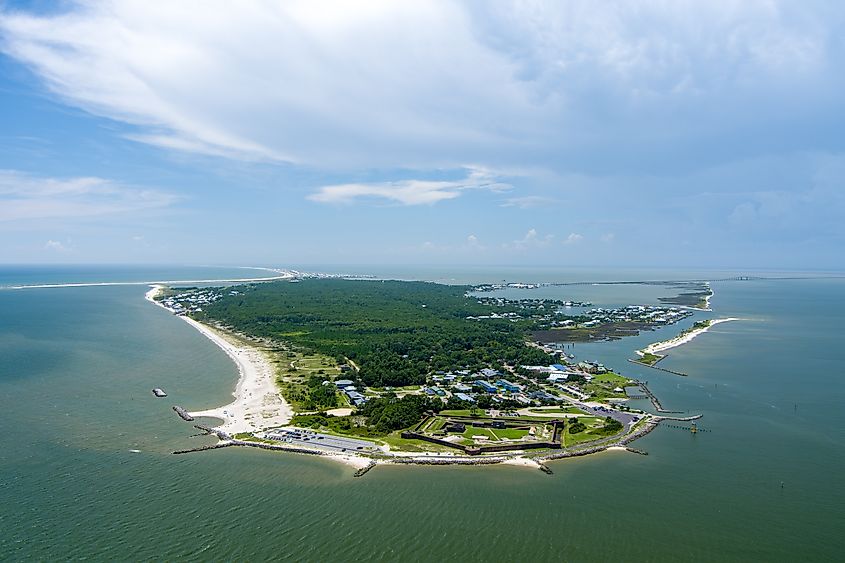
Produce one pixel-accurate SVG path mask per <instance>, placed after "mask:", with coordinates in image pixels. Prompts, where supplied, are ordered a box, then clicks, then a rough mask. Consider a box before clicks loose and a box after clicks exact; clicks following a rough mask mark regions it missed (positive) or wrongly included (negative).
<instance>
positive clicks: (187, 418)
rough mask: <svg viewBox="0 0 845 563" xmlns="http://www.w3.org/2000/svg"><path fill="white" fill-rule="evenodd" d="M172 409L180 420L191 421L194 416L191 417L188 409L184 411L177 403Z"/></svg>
mask: <svg viewBox="0 0 845 563" xmlns="http://www.w3.org/2000/svg"><path fill="white" fill-rule="evenodd" d="M173 410H174V411H175V412H176V414H178V415H179V418H181V419H182V420H185V421H187V422H193V420H194V417H192V416H191V414H190V413H189V412H188V411H186V410H185V409H183V408H182V407H180V406H179V405H173Z"/></svg>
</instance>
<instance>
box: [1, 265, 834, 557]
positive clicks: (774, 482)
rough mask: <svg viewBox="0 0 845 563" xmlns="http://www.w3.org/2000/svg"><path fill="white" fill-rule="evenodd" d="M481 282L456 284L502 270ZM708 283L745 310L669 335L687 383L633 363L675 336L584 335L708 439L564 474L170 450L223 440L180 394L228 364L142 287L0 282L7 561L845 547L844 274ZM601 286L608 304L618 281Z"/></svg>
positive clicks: (208, 400) (584, 355) (231, 377)
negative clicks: (185, 418)
mask: <svg viewBox="0 0 845 563" xmlns="http://www.w3.org/2000/svg"><path fill="white" fill-rule="evenodd" d="M162 273H167V272H162ZM622 274H625V275H624V279H630V278H629V276H628V275H627V274H630V273H629V272H625V273H622ZM622 274H620V276H622ZM86 275H88V280H89V281H111V280H108V279H104V278H103V277H102V276H103V273H100V278H99V279H97V280H93V279H91V278H93V277H96V276H95V275H94V274H93V273H91V272H88V274H86ZM473 275H475V273H474V272H469V273H466V272H461V273H458V274H456V275H455V276H454V277H455V278H464V279H466V280H467V281H496V280H490V279H481V278H479V279H472V280H470V279H469V278H472V276H473ZM544 275H547V276H549V277H554V276H553V275H552V274H551V273H545V274H544ZM556 275H557V276H558V279H559V280H560V281H565V280H564V278H565V273H562V272H558V273H557V274H556ZM585 275H586V274H585ZM10 276H11V277H15V276H16V277H17V278H18V279H23V278H26V274H24V273H18V274H10ZM49 276H51V277H52V279H60V278H62V272H61V271H54V272H50V273H49ZM43 277H44V276H42V278H43ZM118 277H121V278H125V277H126V276H125V273H121V274H120V276H118ZM130 277H131V276H130ZM157 277H171V278H172V277H179V276H157ZM432 277H434V276H432ZM585 279H590V278H585ZM61 281H68V280H61ZM551 281H557V280H551ZM15 283H20V282H19V281H18V282H15ZM29 283H36V282H33V281H30V282H29ZM41 283H44V282H41ZM587 287H588V289H589V288H591V287H592V286H587ZM579 288H580V289H579V291H582V290H584V288H583V286H579ZM714 289H715V291H716V297H715V298H714V300H713V306H714V309H715V311H714V312H713V313H698V314H697V315H696V317H695V318H696V319H698V318H707V317H708V316H709V317H717V316H718V317H722V316H736V317H741V318H742V319H743V320H742V321H737V322H731V323H724V324H720V325H717V326H716V327H714V328H713V329H711V331H710V332H708V333H707V334H704V335H702V336H699V337H698V338H697V339H696V340H694V341H693V342H692V343H690V344H687V345H685V346H682V347H679V348H676V349H673V350H670V356H669V357H668V358H667V359H666V360H665V361H664V364H663V365H665V366H666V367H668V368H671V369H675V370H678V371H682V372H685V373H688V374H689V377H687V378H680V377H677V376H673V375H669V374H664V373H661V372H658V371H655V370H649V369H647V368H643V367H639V366H634V365H631V364H629V363H627V362H626V361H625V359H626V358H627V357H630V356H631V353H632V351H633V350H634V349H635V348H638V347H641V346H643V345H645V344H647V343H649V342H652V341H654V340H660V339H662V338H666V337H669V336H672V335H674V334H675V333H676V332H677V331H678V330H680V328H681V327H671V328H668V329H661V330H659V331H655V332H650V333H645V334H643V335H641V336H639V337H635V338H629V339H624V340H620V341H615V342H609V343H598V344H578V345H576V347H575V353H576V354H577V355H578V357H579V358H580V359H593V358H595V359H601V360H603V361H604V362H605V363H607V364H609V365H612V366H614V367H616V368H617V369H619V370H621V371H622V372H623V373H625V374H628V375H632V376H636V377H638V378H641V379H647V380H648V381H649V385H650V387H652V389H653V390H654V391H655V392H656V393H657V394H658V395H659V396H660V398H661V400H662V401H663V403H664V405H665V406H666V407H667V408H670V409H677V410H684V411H686V410H689V411H690V412H696V413H698V412H700V413H703V414H704V415H705V416H704V418H703V419H702V420H701V424H700V426H701V427H702V428H704V429H706V430H709V432H705V433H700V434H698V435H695V436H693V435H691V434H689V433H687V432H684V431H682V430H676V429H672V428H660V429H658V430H656V431H655V432H653V433H652V434H650V435H649V436H647V437H646V438H644V439H642V440H640V441H638V442H637V447H638V448H641V449H644V450H647V451H648V452H649V453H650V455H648V456H637V455H633V454H628V453H623V452H608V453H604V454H601V455H597V456H591V457H588V458H583V459H577V460H567V461H562V462H556V463H554V464H553V465H552V468H553V469H554V471H555V474H554V475H552V476H548V475H545V474H543V473H541V472H539V471H535V470H527V469H522V468H514V467H494V468H490V467H485V468H406V467H398V468H389V467H378V468H376V469H375V470H373V471H371V472H370V473H368V474H367V475H366V476H365V477H364V478H362V479H353V478H352V470H351V469H350V468H348V467H345V466H341V465H338V464H334V463H331V462H328V461H325V460H320V459H311V458H306V457H300V456H295V455H286V454H273V453H268V452H261V451H241V450H234V449H227V450H220V451H212V452H205V453H198V454H191V455H185V456H173V455H171V454H170V452H171V451H172V450H174V449H177V448H181V447H186V446H192V445H199V444H202V443H205V441H206V440H207V438H204V437H191V434H193V433H195V430H194V429H193V428H192V427H191V426H190V425H189V424H187V423H184V422H182V421H180V420H179V419H178V418H177V417H176V416H175V415H174V414H173V413H172V411H171V410H170V406H171V405H172V404H180V405H182V406H185V407H186V408H188V409H197V408H202V407H207V406H214V405H218V404H222V403H223V402H225V401H226V400H227V398H228V397H229V394H230V393H231V390H232V388H233V386H234V381H235V379H236V370H235V368H234V366H233V365H232V364H231V362H230V361H229V360H228V358H227V357H226V356H225V354H223V352H221V351H220V350H219V349H217V348H216V347H215V346H214V345H213V344H211V343H210V342H209V341H208V340H207V339H205V338H204V337H203V336H202V335H200V334H199V333H197V332H196V331H195V330H193V329H192V328H191V327H190V326H188V325H187V324H186V323H184V322H182V321H181V320H179V319H178V318H175V317H173V316H172V315H169V314H168V313H167V312H166V311H163V310H161V309H159V308H157V307H154V306H152V305H150V304H149V303H147V302H146V301H144V299H143V293H144V290H145V288H143V287H137V286H126V287H121V286H118V287H87V288H67V289H60V290H19V291H12V290H5V291H0V412H2V420H3V428H2V432H0V529H2V530H3V533H2V534H0V559H11V560H14V559H66V558H89V559H95V560H107V559H108V560H113V559H159V560H160V559H173V558H177V557H183V558H186V559H189V560H209V559H250V560H261V559H271V558H274V559H292V560H298V561H299V560H313V561H325V560H339V561H345V560H354V559H375V560H404V561H407V560H411V561H414V560H420V561H435V560H441V561H442V560H452V559H471V560H489V561H506V560H520V561H522V560H528V559H534V560H544V561H559V560H579V561H581V560H583V561H607V560H610V559H612V560H636V561H642V560H651V561H667V560H672V561H675V560H698V561H748V560H766V561H794V560H796V559H797V558H802V559H805V560H811V561H825V560H828V561H835V560H841V552H842V549H843V547H845V545H843V540H842V535H841V528H842V523H843V521H845V509H843V501H845V493H843V490H845V489H843V478H842V476H841V468H842V467H843V466H845V455H843V446H845V431H843V428H845V426H843V423H845V411H843V409H842V405H843V401H844V400H845V382H843V371H842V365H843V360H845V350H843V347H842V345H841V334H842V332H841V326H840V325H841V322H842V319H843V318H845V299H843V290H845V282H843V281H842V280H804V281H785V280H780V281H754V282H724V283H719V284H715V285H714ZM595 291H596V295H597V296H596V297H594V298H593V300H594V301H596V302H599V301H603V302H605V301H606V302H608V303H610V302H614V301H615V300H617V299H619V298H620V295H619V292H622V293H623V294H624V292H625V288H620V287H618V286H612V287H611V288H600V287H597V288H595ZM561 292H562V293H561V297H562V298H574V297H571V296H569V295H567V294H566V290H565V289H562V290H561ZM601 292H604V293H601ZM599 293H601V294H600V295H599ZM657 295H659V292H658V294H655V295H653V297H654V298H656V296H657ZM621 297H623V298H624V295H622V296H621ZM637 297H638V298H641V299H643V300H648V299H651V297H652V296H651V295H644V294H643V295H638V296H637ZM578 298H580V297H578ZM693 320H694V319H689V320H688V323H691V322H693ZM156 386H161V387H163V388H165V389H166V390H167V391H168V393H169V396H168V398H166V399H155V398H154V397H153V396H152V395H151V393H150V389H151V388H152V387H156ZM130 449H138V450H141V453H131V452H130V451H129V450H130ZM782 483H783V486H781V484H782Z"/></svg>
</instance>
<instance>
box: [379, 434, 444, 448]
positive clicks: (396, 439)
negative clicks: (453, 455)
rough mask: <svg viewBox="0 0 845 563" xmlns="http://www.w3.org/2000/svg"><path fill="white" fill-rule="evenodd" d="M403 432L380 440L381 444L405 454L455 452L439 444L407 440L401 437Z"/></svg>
mask: <svg viewBox="0 0 845 563" xmlns="http://www.w3.org/2000/svg"><path fill="white" fill-rule="evenodd" d="M400 434H401V431H397V432H391V433H390V434H388V435H387V436H383V437H381V438H379V439H378V441H379V442H382V443H384V444H387V445H388V446H390V449H391V450H401V451H403V452H454V451H455V450H454V449H452V448H449V447H447V446H441V445H439V444H432V443H431V442H425V441H423V440H406V439H404V438H402V437H401V436H400Z"/></svg>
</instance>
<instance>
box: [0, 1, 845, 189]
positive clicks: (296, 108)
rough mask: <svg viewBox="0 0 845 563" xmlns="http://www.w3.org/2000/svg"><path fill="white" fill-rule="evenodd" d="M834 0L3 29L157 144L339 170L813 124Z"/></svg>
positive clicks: (153, 19) (244, 7)
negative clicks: (336, 168)
mask: <svg viewBox="0 0 845 563" xmlns="http://www.w3.org/2000/svg"><path fill="white" fill-rule="evenodd" d="M843 12H844V11H843V9H842V8H840V7H839V6H838V5H837V4H835V3H833V4H831V3H824V2H807V3H803V2H802V3H801V4H800V5H799V4H794V3H787V2H774V1H769V0H742V1H739V0H715V1H713V2H695V1H692V0H687V1H685V0H679V1H675V2H665V1H661V0H642V1H638V2H630V1H625V2H621V1H620V2H603V3H596V2H589V1H581V0H572V1H568V2H557V1H547V2H544V1H534V2H516V1H514V2H505V1H502V2H495V3H486V2H485V3H478V2H469V3H463V2H450V1H448V0H443V1H437V2H433V1H432V2H429V1H419V2H390V1H386V0H381V1H380V0H373V1H369V2H366V3H363V4H362V3H350V2H345V1H340V0H323V1H315V0H307V1H304V0H300V1H296V0H292V1H290V2H262V1H255V0H253V1H251V0H244V1H243V2H218V1H212V2H208V1H200V0H184V1H180V2H152V3H151V2H146V1H141V0H126V1H112V2H81V1H80V2H71V3H70V4H69V5H68V7H67V9H66V11H64V12H62V13H59V14H49V15H31V14H24V13H16V12H12V11H8V10H7V11H5V12H4V13H3V14H2V16H0V33H2V37H3V41H2V48H3V50H4V52H5V53H7V54H8V55H10V56H11V57H14V58H15V59H17V60H19V61H22V62H23V63H25V64H26V65H27V66H29V67H30V68H31V69H32V70H33V71H34V72H35V73H36V74H37V75H38V76H39V77H40V78H41V79H42V80H43V81H44V83H45V84H46V85H47V86H48V87H49V88H50V89H51V90H52V91H53V92H54V93H55V94H56V95H58V96H60V97H61V98H62V99H63V100H65V101H66V102H67V103H69V104H73V105H75V106H78V107H81V108H84V109H85V110H87V111H89V112H91V113H93V114H96V115H100V116H104V117H107V118H111V119H114V120H117V121H120V122H123V123H125V124H128V125H129V126H130V128H129V130H128V131H127V132H126V135H127V136H129V137H131V138H133V139H136V140H138V141H141V142H144V143H149V144H152V145H156V146H161V147H164V148H166V149H169V150H179V151H188V152H192V153H199V154H209V155H215V156H221V155H224V156H228V157H230V158H235V159H243V160H269V161H285V162H293V163H300V164H306V165H310V166H321V167H345V168H350V167H355V168H370V167H394V168H426V167H439V168H448V167H459V166H461V165H462V163H464V162H479V163H484V164H487V165H490V164H491V163H504V162H511V163H519V164H525V163H529V162H533V163H535V164H538V165H541V166H550V167H554V166H561V167H569V168H577V167H584V168H589V167H590V166H595V165H596V163H597V162H598V161H599V160H600V159H601V162H602V163H603V165H604V166H605V167H607V166H610V165H613V164H614V163H615V165H616V166H618V167H625V166H627V167H631V166H637V165H642V164H643V163H642V158H643V156H642V155H644V154H647V153H653V152H659V151H661V150H667V151H671V150H673V149H674V147H677V146H678V145H679V144H680V145H682V146H684V147H686V148H691V147H695V146H699V145H702V144H703V145H708V146H716V143H717V142H719V143H723V140H722V137H723V136H724V135H725V134H726V133H727V132H733V134H734V135H737V136H738V137H745V136H748V135H756V134H759V133H761V131H764V130H771V129H772V128H777V127H779V126H783V125H784V124H785V123H787V122H789V123H792V122H793V120H795V119H800V120H801V121H802V122H804V123H814V122H817V123H819V124H822V123H823V119H824V118H825V116H829V114H830V113H831V111H830V110H831V109H832V108H838V107H839V105H840V102H839V101H838V99H837V96H836V93H837V92H838V91H839V90H840V89H841V86H842V80H843V79H842V73H841V72H838V71H839V70H840V65H839V62H840V61H841V56H842V51H843V42H842V41H841V40H840V39H839V36H838V35H837V34H836V33H834V32H833V30H835V29H836V28H837V25H841V24H842V23H843V21H845V18H843ZM796 100H800V102H796ZM840 121H841V120H840ZM691 131H694V132H695V133H694V134H692V135H691V134H690V132H691ZM791 142H792V143H797V144H803V145H814V144H816V145H817V144H824V143H826V142H829V140H826V139H825V138H824V136H822V137H821V138H820V137H819V136H816V138H815V139H813V138H810V137H804V138H795V139H793V140H792V141H791ZM805 148H812V147H805ZM745 150H751V149H749V148H746V149H745ZM623 152H624V153H626V154H623ZM350 190H351V189H350ZM352 191H355V190H351V192H352ZM358 191H364V190H361V189H358ZM412 191H416V190H412ZM435 191H441V190H435ZM351 192H350V193H351ZM375 195H379V194H375ZM432 195H433V197H435V198H441V199H442V198H443V192H441V193H440V194H437V193H435V194H432ZM446 197H449V196H446Z"/></svg>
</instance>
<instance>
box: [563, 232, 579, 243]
mask: <svg viewBox="0 0 845 563" xmlns="http://www.w3.org/2000/svg"><path fill="white" fill-rule="evenodd" d="M582 240H584V235H579V234H578V233H569V236H568V237H566V240H564V241H563V244H578V243H579V242H581V241H582Z"/></svg>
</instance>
